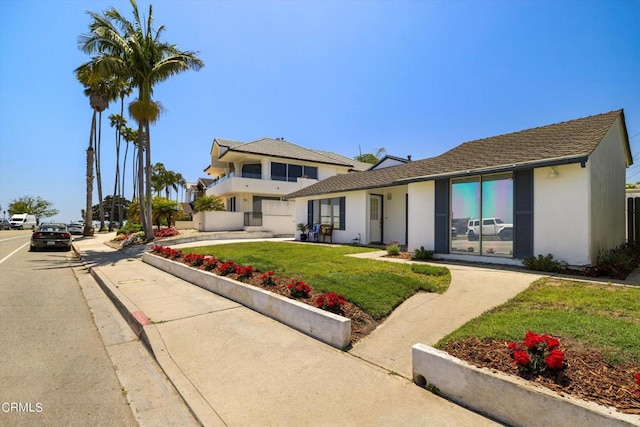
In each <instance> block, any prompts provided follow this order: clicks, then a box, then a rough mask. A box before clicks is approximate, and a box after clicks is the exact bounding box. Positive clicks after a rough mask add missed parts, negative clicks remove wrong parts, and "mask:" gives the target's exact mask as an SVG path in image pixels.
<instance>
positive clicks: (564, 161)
mask: <svg viewBox="0 0 640 427" xmlns="http://www.w3.org/2000/svg"><path fill="white" fill-rule="evenodd" d="M588 160H589V155H588V154H582V155H579V156H566V157H558V158H555V159H546V160H533V161H529V162H521V163H513V164H509V165H500V166H493V167H489V168H478V169H470V170H465V171H455V172H447V173H442V174H433V175H424V176H418V177H413V178H406V179H401V180H398V181H396V183H407V184H408V183H411V182H422V181H432V180H435V179H449V178H460V177H463V176H469V175H480V174H491V173H500V172H511V171H517V170H523V169H531V168H542V167H549V166H560V165H568V164H573V163H580V164H581V165H582V167H584V166H585V165H586V163H587V161H588Z"/></svg>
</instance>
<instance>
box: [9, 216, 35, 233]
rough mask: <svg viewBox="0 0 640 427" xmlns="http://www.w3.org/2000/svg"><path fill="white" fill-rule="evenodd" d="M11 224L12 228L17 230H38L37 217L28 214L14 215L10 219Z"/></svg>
mask: <svg viewBox="0 0 640 427" xmlns="http://www.w3.org/2000/svg"><path fill="white" fill-rule="evenodd" d="M9 222H10V223H11V228H17V229H18V230H24V229H25V228H27V229H29V228H31V229H34V228H36V225H37V223H36V217H35V215H28V214H26V213H25V214H13V216H12V217H11V218H9Z"/></svg>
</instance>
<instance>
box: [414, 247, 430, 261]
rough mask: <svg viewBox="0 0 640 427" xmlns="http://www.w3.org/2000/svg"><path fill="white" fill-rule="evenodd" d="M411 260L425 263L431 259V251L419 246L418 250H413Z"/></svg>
mask: <svg viewBox="0 0 640 427" xmlns="http://www.w3.org/2000/svg"><path fill="white" fill-rule="evenodd" d="M411 259H415V260H419V261H427V260H430V259H433V251H428V250H426V249H425V248H424V246H420V249H414V250H413V256H412V257H411Z"/></svg>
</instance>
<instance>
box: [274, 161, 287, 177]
mask: <svg viewBox="0 0 640 427" xmlns="http://www.w3.org/2000/svg"><path fill="white" fill-rule="evenodd" d="M271 179H272V180H274V181H286V180H287V165H286V164H284V163H276V162H272V163H271Z"/></svg>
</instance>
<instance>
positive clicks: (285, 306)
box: [142, 252, 351, 349]
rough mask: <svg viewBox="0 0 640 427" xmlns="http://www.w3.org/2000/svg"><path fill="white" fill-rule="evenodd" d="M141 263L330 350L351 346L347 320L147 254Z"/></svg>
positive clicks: (289, 299)
mask: <svg viewBox="0 0 640 427" xmlns="http://www.w3.org/2000/svg"><path fill="white" fill-rule="evenodd" d="M142 261H143V262H145V263H147V264H149V265H152V266H154V267H156V268H158V269H160V270H163V271H165V272H167V273H169V274H172V275H174V276H176V277H179V278H180V279H183V280H185V281H187V282H190V283H193V284H194V285H197V286H200V287H201V288H203V289H207V290H208V291H211V292H213V293H216V294H218V295H221V296H223V297H225V298H228V299H230V300H232V301H235V302H237V303H239V304H242V305H244V306H245V307H248V308H251V309H252V310H255V311H257V312H258V313H261V314H264V315H265V316H268V317H270V318H272V319H274V320H277V321H278V322H281V323H284V324H285V325H287V326H290V327H292V328H294V329H296V330H298V331H300V332H302V333H304V334H306V335H309V336H311V337H313V338H316V339H318V340H320V341H322V342H324V343H326V344H329V345H331V346H333V347H336V348H339V349H344V348H346V347H348V346H349V345H350V344H351V319H348V318H346V317H343V316H339V315H337V314H334V313H330V312H328V311H325V310H321V309H319V308H316V307H312V306H310V305H307V304H304V303H301V302H299V301H296V300H294V299H291V298H285V297H283V296H280V295H277V294H274V293H272V292H269V291H266V290H263V289H260V288H257V287H255V286H251V285H247V284H245V283H242V282H238V281H236V280H232V279H230V278H228V277H224V276H218V275H216V274H213V273H210V272H208V271H204V270H199V269H196V268H193V267H190V266H188V265H186V264H183V263H180V262H177V261H173V260H170V259H167V258H164V257H161V256H158V255H154V254H151V253H148V252H147V253H144V254H143V255H142Z"/></svg>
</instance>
